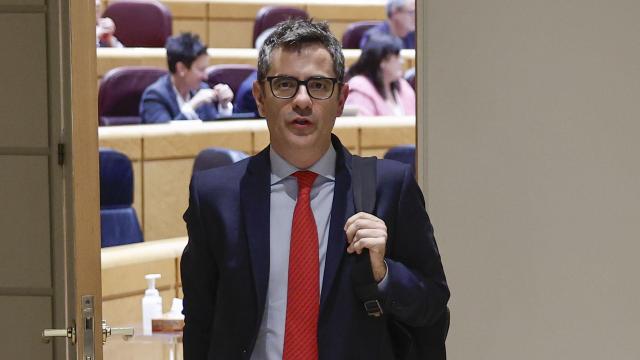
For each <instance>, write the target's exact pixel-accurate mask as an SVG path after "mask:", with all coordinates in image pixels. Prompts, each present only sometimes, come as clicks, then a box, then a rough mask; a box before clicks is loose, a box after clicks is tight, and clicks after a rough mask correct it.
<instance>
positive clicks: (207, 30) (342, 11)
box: [103, 0, 386, 48]
mask: <svg viewBox="0 0 640 360" xmlns="http://www.w3.org/2000/svg"><path fill="white" fill-rule="evenodd" d="M162 2H163V3H164V4H165V5H167V7H168V8H169V10H170V11H171V14H172V16H173V33H174V34H179V33H181V32H185V31H190V32H193V33H196V34H199V35H200V37H201V38H202V39H203V41H204V42H205V43H206V44H208V45H209V46H210V47H220V48H247V47H253V43H252V37H253V23H254V21H255V18H256V14H257V13H258V10H260V8H262V7H263V6H267V5H285V6H291V7H296V8H300V9H304V10H305V11H307V13H308V14H309V16H311V17H312V18H314V19H316V20H327V21H328V22H329V24H330V26H331V30H332V31H333V32H334V33H335V34H336V36H338V38H339V39H341V38H342V34H343V33H344V30H345V29H346V28H347V26H348V25H349V24H350V23H352V22H355V21H362V20H384V19H385V18H386V14H385V3H386V1H385V0H369V1H362V0H162ZM108 4H109V1H104V4H103V5H105V6H106V5H108Z"/></svg>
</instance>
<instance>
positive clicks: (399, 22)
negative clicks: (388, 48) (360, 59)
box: [360, 0, 416, 49]
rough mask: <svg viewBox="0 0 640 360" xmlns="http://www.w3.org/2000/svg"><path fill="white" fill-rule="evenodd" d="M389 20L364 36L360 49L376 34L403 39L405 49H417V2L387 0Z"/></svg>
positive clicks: (411, 0) (410, 0)
mask: <svg viewBox="0 0 640 360" xmlns="http://www.w3.org/2000/svg"><path fill="white" fill-rule="evenodd" d="M386 10H387V20H385V21H383V22H381V23H380V24H378V25H376V26H374V27H372V28H371V29H369V30H367V31H366V32H365V33H364V34H362V38H361V39H360V49H364V46H365V45H366V44H367V41H369V38H370V37H372V36H373V35H374V34H376V33H382V34H389V35H394V36H397V37H399V38H400V39H402V45H403V48H404V49H415V48H416V4H415V0H387V6H386Z"/></svg>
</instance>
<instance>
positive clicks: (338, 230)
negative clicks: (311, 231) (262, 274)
mask: <svg viewBox="0 0 640 360" xmlns="http://www.w3.org/2000/svg"><path fill="white" fill-rule="evenodd" d="M332 141H333V146H334V147H335V149H336V153H337V156H336V184H335V187H334V191H333V204H332V207H331V224H330V225H329V243H328V244H327V256H326V258H325V264H324V275H323V278H322V292H321V295H320V316H321V317H322V310H323V309H324V304H325V303H326V300H327V298H328V297H329V294H330V293H331V288H332V286H333V283H334V280H335V278H336V275H337V273H338V269H339V267H340V264H341V262H342V258H343V257H344V256H345V254H346V253H347V239H346V234H345V232H344V224H345V222H346V221H347V216H351V214H353V213H354V211H355V207H354V205H353V193H352V192H351V154H350V153H349V152H348V151H347V150H346V149H345V148H343V147H342V144H341V143H340V141H339V140H338V138H337V137H335V136H333V135H332Z"/></svg>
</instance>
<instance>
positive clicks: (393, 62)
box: [345, 34, 416, 116]
mask: <svg viewBox="0 0 640 360" xmlns="http://www.w3.org/2000/svg"><path fill="white" fill-rule="evenodd" d="M401 48H402V41H401V40H400V39H399V38H398V37H395V36H392V35H387V34H375V35H373V36H372V37H371V39H370V40H369V41H368V42H367V45H366V46H365V47H364V49H362V54H361V55H360V58H359V59H358V61H356V63H355V64H353V66H351V68H350V69H349V72H348V74H347V75H348V78H349V82H348V83H349V97H348V98H347V102H346V104H345V106H348V107H356V108H358V115H364V116H385V115H415V113H416V94H415V92H414V91H413V88H412V87H411V85H409V83H408V82H407V81H406V80H405V79H403V78H402V71H403V69H402V58H401V57H400V49H401Z"/></svg>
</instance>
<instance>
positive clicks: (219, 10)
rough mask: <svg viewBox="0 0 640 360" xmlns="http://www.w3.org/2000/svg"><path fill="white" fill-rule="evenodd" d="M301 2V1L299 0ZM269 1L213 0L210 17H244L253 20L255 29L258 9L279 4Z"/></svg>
mask: <svg viewBox="0 0 640 360" xmlns="http://www.w3.org/2000/svg"><path fill="white" fill-rule="evenodd" d="M298 2H300V1H298ZM268 3H269V1H265V2H262V3H261V1H253V2H248V1H237V2H231V1H216V0H211V2H210V4H209V18H210V19H244V20H251V21H252V25H251V29H252V31H253V21H254V20H255V18H256V14H258V11H259V10H260V9H261V8H262V7H263V6H266V5H277V4H278V3H277V2H271V3H270V4H268ZM286 6H289V7H296V8H300V9H304V8H305V6H304V5H303V4H296V3H290V4H286Z"/></svg>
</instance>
